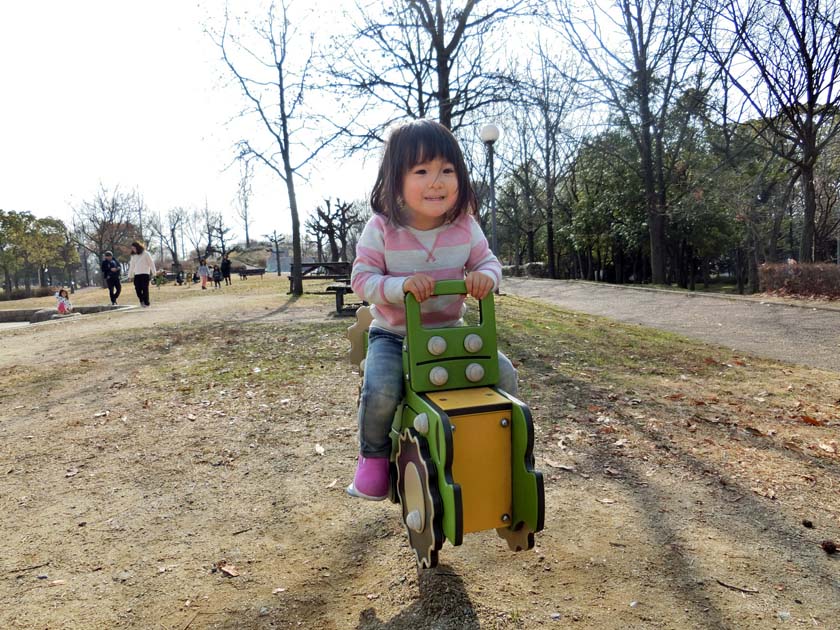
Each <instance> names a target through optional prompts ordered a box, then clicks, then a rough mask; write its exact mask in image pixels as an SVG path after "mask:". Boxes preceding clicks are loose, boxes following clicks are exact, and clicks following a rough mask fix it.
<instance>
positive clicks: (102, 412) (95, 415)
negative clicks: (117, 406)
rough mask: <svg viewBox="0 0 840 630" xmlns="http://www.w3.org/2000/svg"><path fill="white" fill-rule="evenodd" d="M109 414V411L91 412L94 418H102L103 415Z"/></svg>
mask: <svg viewBox="0 0 840 630" xmlns="http://www.w3.org/2000/svg"><path fill="white" fill-rule="evenodd" d="M110 414H111V412H110V411H100V412H99V413H95V414H93V417H94V418H103V417H105V416H108V415H110Z"/></svg>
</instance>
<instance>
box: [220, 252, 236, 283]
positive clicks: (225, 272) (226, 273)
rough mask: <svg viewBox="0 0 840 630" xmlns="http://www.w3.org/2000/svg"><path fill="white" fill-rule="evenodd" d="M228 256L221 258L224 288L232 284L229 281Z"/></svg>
mask: <svg viewBox="0 0 840 630" xmlns="http://www.w3.org/2000/svg"><path fill="white" fill-rule="evenodd" d="M230 265H231V263H230V254H225V255H224V257H223V258H222V277H223V278H224V279H225V286H228V285H230V284H233V283H232V282H231V281H230Z"/></svg>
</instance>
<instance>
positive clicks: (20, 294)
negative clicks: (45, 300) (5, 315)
mask: <svg viewBox="0 0 840 630" xmlns="http://www.w3.org/2000/svg"><path fill="white" fill-rule="evenodd" d="M56 291H58V289H56V288H54V287H32V293H31V294H30V295H26V289H23V288H20V287H18V288H16V289H12V290H11V291H9V292H8V293H6V291H2V290H0V300H25V299H26V298H30V297H46V296H48V295H55V292H56Z"/></svg>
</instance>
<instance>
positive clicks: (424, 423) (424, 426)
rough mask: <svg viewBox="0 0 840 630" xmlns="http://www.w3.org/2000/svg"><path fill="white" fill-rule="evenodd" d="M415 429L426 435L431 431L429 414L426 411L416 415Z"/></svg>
mask: <svg viewBox="0 0 840 630" xmlns="http://www.w3.org/2000/svg"><path fill="white" fill-rule="evenodd" d="M414 430H415V431H417V432H418V433H422V434H423V435H426V434H427V433H428V432H429V416H427V415H426V414H425V413H419V414H417V415H416V416H414Z"/></svg>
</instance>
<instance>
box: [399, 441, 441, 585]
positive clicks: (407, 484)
mask: <svg viewBox="0 0 840 630" xmlns="http://www.w3.org/2000/svg"><path fill="white" fill-rule="evenodd" d="M396 467H397V493H398V494H399V499H400V505H401V506H402V516H403V522H404V523H405V527H406V530H407V531H408V539H409V543H410V544H411V548H412V549H414V553H415V554H416V556H417V565H418V566H419V567H421V568H426V569H430V568H432V567H434V566H437V552H438V550H439V549H440V548H441V546H442V545H443V526H442V520H443V504H442V502H441V500H440V492H439V491H438V488H437V473H436V470H435V465H434V462H433V461H432V458H431V456H430V455H429V447H428V445H427V443H426V439H425V438H424V437H422V436H421V435H420V434H419V433H417V431H415V430H414V429H405V430H404V431H403V432H402V434H400V439H399V446H398V449H397V457H396Z"/></svg>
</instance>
